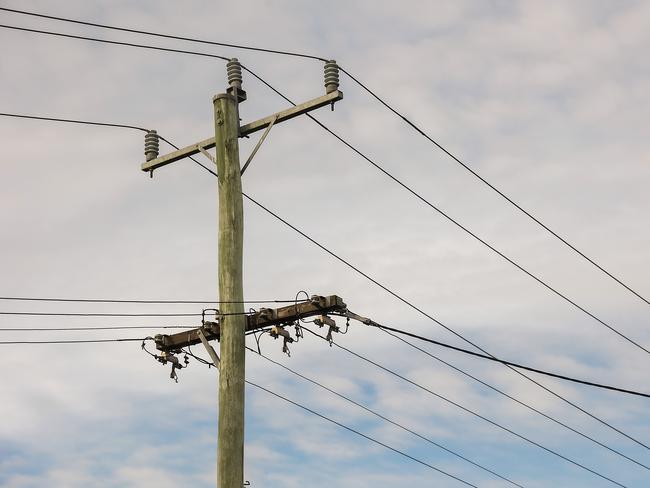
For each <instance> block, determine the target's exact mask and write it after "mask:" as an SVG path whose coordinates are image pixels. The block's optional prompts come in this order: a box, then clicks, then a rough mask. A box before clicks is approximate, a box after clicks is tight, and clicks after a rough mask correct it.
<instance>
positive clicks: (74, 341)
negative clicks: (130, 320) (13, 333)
mask: <svg viewBox="0 0 650 488" xmlns="http://www.w3.org/2000/svg"><path fill="white" fill-rule="evenodd" d="M142 340H144V339H143V338H142V337H140V338H126V339H64V340H58V341H0V345H18V344H91V343H101V342H140V341H142Z"/></svg>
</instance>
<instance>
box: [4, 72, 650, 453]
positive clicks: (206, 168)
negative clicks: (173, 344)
mask: <svg viewBox="0 0 650 488" xmlns="http://www.w3.org/2000/svg"><path fill="white" fill-rule="evenodd" d="M255 76H257V75H255ZM258 78H259V79H261V78H260V77H258ZM264 83H265V84H266V85H267V86H268V87H269V88H271V89H272V90H274V91H275V92H276V93H278V94H280V96H283V97H284V95H282V94H281V93H280V92H278V91H277V90H276V89H275V88H273V87H272V86H271V85H270V84H268V83H267V82H266V81H264ZM288 101H289V103H293V102H291V101H290V100H288ZM47 119H48V120H49V119H52V120H56V121H60V120H61V119H54V118H47ZM92 125H96V124H92ZM120 126H124V127H130V126H127V125H122V124H120ZM160 138H161V139H162V140H163V141H165V142H167V143H168V144H169V145H170V146H171V147H173V148H175V149H178V146H177V145H175V144H174V143H172V142H171V141H169V140H168V139H166V138H164V137H162V136H160ZM190 159H191V160H192V161H193V162H194V163H196V164H197V165H198V166H200V167H201V168H203V169H204V170H205V171H207V172H208V173H210V174H212V175H213V176H215V177H218V175H217V173H216V172H215V171H213V170H212V169H210V168H208V167H207V166H205V165H204V164H202V163H201V162H200V161H198V160H197V159H195V158H194V157H190ZM242 194H243V195H244V197H245V198H246V199H248V200H249V201H250V202H251V203H253V204H254V205H256V206H258V207H259V208H260V209H262V210H264V211H265V212H266V213H268V214H269V215H271V216H272V217H274V218H275V219H277V220H278V221H280V222H282V223H283V224H285V225H286V226H288V227H289V228H290V229H292V230H293V231H295V232H297V233H298V234H299V235H300V236H302V237H304V238H305V239H307V240H308V241H310V242H311V243H312V244H314V245H316V246H317V247H319V248H320V249H322V250H323V251H325V252H326V253H328V254H329V255H331V256H332V257H334V258H335V259H337V260H338V261H340V262H341V263H343V264H345V265H346V266H347V267H349V268H350V269H352V270H353V271H355V272H356V273H358V274H360V275H361V276H363V277H364V278H366V279H367V280H369V281H370V282H372V283H373V284H375V285H377V286H378V287H380V288H381V289H383V290H384V291H386V292H387V293H389V294H391V295H392V296H394V297H395V298H397V299H398V300H400V301H401V302H402V303H404V304H405V305H407V306H409V307H410V308H412V309H414V310H415V311H417V312H418V313H420V314H422V315H423V316H425V317H426V318H428V319H429V320H432V321H433V322H435V323H436V324H438V325H440V326H441V327H443V328H445V329H446V330H448V331H449V332H451V333H452V334H454V335H456V336H457V337H458V338H460V339H462V340H463V341H465V342H466V343H468V344H470V345H472V346H473V347H475V348H477V349H478V350H480V351H482V352H484V353H486V354H489V353H488V352H487V351H486V350H484V349H482V348H481V347H480V346H478V345H477V344H475V343H473V342H472V341H470V340H469V339H466V338H465V337H464V336H462V335H461V334H459V333H457V332H456V331H454V330H453V329H451V328H450V327H448V326H447V325H445V324H443V323H442V322H440V321H439V320H437V319H436V318H434V317H433V316H431V315H430V314H428V313H426V312H425V311H424V310H422V309H420V308H419V307H417V306H415V305H414V304H413V303H411V302H410V301H408V300H406V299H404V298H403V297H401V296H400V295H398V294H397V293H395V292H393V291H392V290H390V289H389V288H388V287H386V286H385V285H383V284H381V283H380V282H378V281H377V280H375V279H374V278H372V277H370V276H369V275H367V274H366V273H364V272H363V271H361V270H360V269H359V268H357V267H355V266H354V265H352V264H351V263H350V262H348V261H347V260H345V259H343V258H341V257H340V256H338V255H337V254H335V253H334V252H332V251H330V250H329V249H327V248H326V247H325V246H323V245H322V244H320V243H318V242H317V241H316V240H314V239H312V238H311V237H309V236H308V235H307V234H305V233H304V232H302V231H301V230H300V229H298V228H297V227H295V226H293V225H292V224H290V223H289V222H288V221H286V220H285V219H283V218H282V217H280V216H279V215H278V214H276V213H274V212H273V211H271V210H270V209H268V208H267V207H265V206H264V205H262V204H261V203H259V202H257V201H256V200H254V199H253V198H251V197H250V196H248V195H247V194H245V193H242ZM2 298H6V299H12V298H15V299H27V300H31V298H26V297H0V299H2ZM38 300H48V301H68V300H70V299H58V298H44V299H38ZM85 300H88V301H90V300H92V301H95V299H85ZM85 300H84V301H85ZM75 301H76V300H75ZM102 301H104V300H102ZM106 301H108V300H106ZM110 301H117V300H110ZM288 301H290V302H293V301H294V300H288ZM130 302H137V303H139V302H142V301H130ZM506 367H508V368H510V369H511V370H512V371H514V372H515V373H517V374H518V375H520V376H522V377H524V378H526V379H527V380H528V381H531V382H532V383H534V384H536V385H537V386H539V387H540V388H542V389H544V390H545V391H547V392H549V393H550V394H552V395H553V396H555V397H556V398H558V399H560V400H562V401H563V402H565V403H567V404H568V405H570V406H572V407H574V408H576V409H577V410H579V411H580V412H582V413H584V414H585V415H587V416H589V417H590V418H593V419H594V420H596V421H597V422H599V423H601V424H603V425H605V426H606V427H608V428H610V429H612V430H614V431H615V432H617V433H619V434H620V435H623V436H624V437H626V438H628V439H629V440H631V441H633V442H635V443H637V444H639V445H641V446H643V447H645V448H646V449H650V447H648V446H647V445H646V444H644V443H643V442H641V441H639V440H638V439H636V438H634V437H632V436H631V435H629V434H627V433H625V432H624V431H622V430H620V429H618V428H617V427H615V426H613V425H611V424H610V423H609V422H606V421H605V420H603V419H601V418H599V417H597V416H596V415H594V414H592V413H591V412H589V411H587V410H586V409H584V408H583V407H580V406H579V405H577V404H576V403H574V402H572V401H570V400H568V399H567V398H565V397H564V396H562V395H560V394H558V393H556V392H555V391H553V390H551V389H550V388H548V387H546V386H544V385H542V384H541V383H539V382H538V381H536V380H535V379H533V378H531V377H529V376H527V375H526V374H524V373H522V372H521V371H519V370H517V369H514V368H512V367H510V366H507V365H506ZM567 428H568V427H567ZM569 429H570V430H572V429H571V428H569ZM581 435H583V437H588V436H586V435H584V434H581ZM599 444H600V443H599ZM610 450H611V451H613V452H617V451H615V450H614V449H611V448H610Z"/></svg>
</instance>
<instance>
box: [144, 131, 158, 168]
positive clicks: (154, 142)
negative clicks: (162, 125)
mask: <svg viewBox="0 0 650 488" xmlns="http://www.w3.org/2000/svg"><path fill="white" fill-rule="evenodd" d="M158 153H159V138H158V133H157V132H156V131H155V130H149V131H147V133H146V134H145V135H144V155H145V157H146V158H147V161H151V160H152V159H156V158H157V157H158Z"/></svg>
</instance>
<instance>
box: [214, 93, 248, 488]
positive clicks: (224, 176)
mask: <svg viewBox="0 0 650 488" xmlns="http://www.w3.org/2000/svg"><path fill="white" fill-rule="evenodd" d="M213 103H214V128H215V141H216V148H217V158H216V159H217V174H218V175H219V179H218V182H219V183H218V186H219V301H220V302H221V303H222V305H221V311H222V313H223V319H222V320H221V347H220V351H221V365H220V374H219V438H218V448H217V487H218V488H233V487H238V488H239V487H241V486H242V485H243V483H244V387H245V383H244V380H245V359H246V343H245V335H244V334H245V331H246V317H245V316H244V288H243V284H242V253H243V238H244V214H243V202H242V194H241V176H240V171H241V168H240V167H239V141H238V138H239V111H238V110H237V103H238V102H237V99H236V98H235V96H233V95H229V94H225V93H222V94H220V95H217V96H216V97H214V99H213Z"/></svg>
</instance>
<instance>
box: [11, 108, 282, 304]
mask: <svg viewBox="0 0 650 488" xmlns="http://www.w3.org/2000/svg"><path fill="white" fill-rule="evenodd" d="M0 115H1V114H0ZM37 118H40V117H37ZM49 120H56V119H49ZM84 123H85V122H84ZM121 127H128V126H121ZM161 139H162V138H161ZM165 142H167V141H166V140H165ZM168 144H169V143H168ZM0 300H8V301H29V302H77V303H150V304H158V303H159V304H208V305H209V304H215V303H293V302H294V300H243V301H221V300H127V299H117V298H41V297H0Z"/></svg>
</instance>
